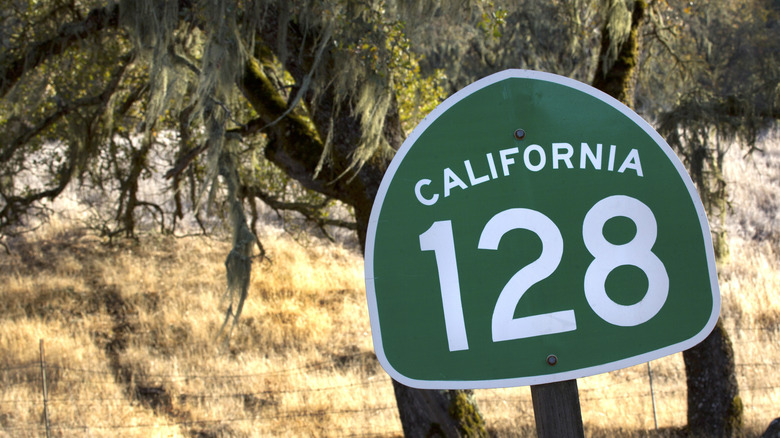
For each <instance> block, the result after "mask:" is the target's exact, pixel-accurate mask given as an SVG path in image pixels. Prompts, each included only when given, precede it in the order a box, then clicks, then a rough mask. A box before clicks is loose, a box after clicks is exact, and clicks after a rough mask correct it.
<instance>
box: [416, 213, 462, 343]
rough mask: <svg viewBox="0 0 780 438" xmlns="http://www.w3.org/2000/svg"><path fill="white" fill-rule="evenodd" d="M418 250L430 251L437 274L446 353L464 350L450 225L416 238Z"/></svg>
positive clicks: (441, 224) (440, 224) (433, 228)
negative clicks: (442, 309) (445, 336)
mask: <svg viewBox="0 0 780 438" xmlns="http://www.w3.org/2000/svg"><path fill="white" fill-rule="evenodd" d="M420 249H421V250H423V251H433V252H434V254H435V255H436V267H437V269H438V271H439V286H440V287H441V300H442V305H443V306H444V327H445V329H446V331H447V342H448V343H449V347H450V351H459V350H468V349H469V341H468V339H467V338H466V323H465V321H464V320H463V305H462V304H461V301H460V281H459V279H458V263H457V260H456V258H455V241H454V238H453V237H452V221H438V222H434V223H433V225H431V227H430V228H428V231H426V232H424V233H422V234H420Z"/></svg>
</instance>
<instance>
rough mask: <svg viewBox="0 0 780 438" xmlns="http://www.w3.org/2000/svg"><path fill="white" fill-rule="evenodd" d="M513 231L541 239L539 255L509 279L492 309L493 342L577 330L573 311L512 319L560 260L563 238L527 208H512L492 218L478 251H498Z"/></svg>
mask: <svg viewBox="0 0 780 438" xmlns="http://www.w3.org/2000/svg"><path fill="white" fill-rule="evenodd" d="M515 229H525V230H529V231H532V232H533V233H535V234H536V235H537V236H539V238H540V239H542V254H541V255H540V256H539V258H538V259H536V260H534V261H533V262H531V263H530V264H528V265H526V266H525V267H524V268H522V269H520V270H519V271H517V272H516V273H515V275H513V276H512V278H510V279H509V281H508V282H507V283H506V285H505V286H504V288H503V289H502V290H501V294H500V295H499V296H498V300H497V301H496V307H495V308H494V309H493V321H492V330H493V342H498V341H509V340H512V339H521V338H531V337H534V336H542V335H551V334H554V333H562V332H568V331H572V330H577V323H576V321H575V319H574V311H573V310H564V311H560V312H552V313H545V314H542V315H532V316H526V317H522V318H515V317H514V313H515V309H516V308H517V304H518V303H519V302H520V299H521V298H523V295H524V294H525V293H526V291H527V290H528V289H529V288H530V287H531V286H533V285H534V284H536V283H538V282H540V281H542V280H544V279H545V278H547V277H549V276H550V275H552V273H553V272H555V269H557V268H558V264H560V263H561V258H562V257H563V237H561V232H560V230H558V227H556V226H555V224H554V223H553V221H551V220H550V218H548V217H547V216H545V215H543V214H541V213H539V212H538V211H535V210H529V209H527V208H512V209H509V210H504V211H502V212H501V213H498V214H497V215H495V216H493V218H491V219H490V220H489V221H488V223H487V224H485V228H483V229H482V235H481V236H480V238H479V245H478V246H477V247H478V248H479V249H492V250H496V249H498V243H499V242H500V241H501V238H502V237H503V236H504V234H506V233H507V232H509V231H511V230H515Z"/></svg>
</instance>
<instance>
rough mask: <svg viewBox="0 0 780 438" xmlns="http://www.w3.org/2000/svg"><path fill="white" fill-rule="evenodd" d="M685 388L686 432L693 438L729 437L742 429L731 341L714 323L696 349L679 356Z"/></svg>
mask: <svg viewBox="0 0 780 438" xmlns="http://www.w3.org/2000/svg"><path fill="white" fill-rule="evenodd" d="M683 360H684V361H685V373H686V375H687V384H688V431H689V433H690V435H691V436H695V437H713V438H718V437H731V436H735V435H738V433H739V431H740V430H741V429H742V399H741V398H740V396H739V386H738V385H737V378H736V374H735V365H734V350H733V349H732V347H731V340H730V339H729V336H728V333H726V330H725V329H724V328H723V322H722V321H720V320H719V321H718V324H717V325H716V326H715V329H714V330H713V331H712V333H710V335H709V336H707V338H706V339H705V340H704V341H702V342H701V343H700V344H699V345H697V346H695V347H693V348H691V349H690V350H686V351H684V352H683Z"/></svg>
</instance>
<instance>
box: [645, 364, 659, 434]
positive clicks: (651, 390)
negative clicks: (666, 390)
mask: <svg viewBox="0 0 780 438" xmlns="http://www.w3.org/2000/svg"><path fill="white" fill-rule="evenodd" d="M647 375H648V376H649V377H650V399H651V400H652V401H653V421H654V422H655V430H658V413H657V412H656V410H655V389H654V388H653V370H652V369H651V368H650V362H647Z"/></svg>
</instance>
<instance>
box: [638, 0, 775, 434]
mask: <svg viewBox="0 0 780 438" xmlns="http://www.w3.org/2000/svg"><path fill="white" fill-rule="evenodd" d="M666 6H667V7H666V8H664V9H661V10H657V11H656V19H655V20H653V21H651V35H652V38H649V43H650V47H649V50H648V51H647V53H646V55H645V56H646V59H645V61H644V62H645V63H646V65H652V66H651V67H650V68H649V69H648V70H649V71H650V72H656V71H657V70H655V66H657V65H658V64H657V63H659V62H665V63H668V65H674V66H675V70H676V72H675V74H676V75H679V76H678V78H679V80H678V81H669V80H668V78H667V79H663V80H661V79H659V78H656V77H655V76H654V74H649V75H648V76H647V77H646V78H645V80H647V81H648V82H649V83H652V84H653V85H652V86H658V87H659V89H661V90H663V89H664V88H665V87H668V86H669V83H670V82H671V83H673V84H675V85H676V87H677V89H676V90H674V91H673V92H672V93H671V94H672V96H676V99H674V100H672V102H671V105H668V106H667V107H666V108H664V109H663V110H661V111H660V112H659V115H658V117H659V131H660V132H661V134H662V135H664V136H665V137H666V138H667V141H668V142H669V144H670V145H671V146H672V147H673V148H674V149H675V150H676V151H677V153H678V154H679V155H680V156H681V157H682V158H683V160H684V161H685V164H686V165H687V167H688V170H689V173H690V174H691V177H692V179H693V181H694V183H695V184H696V187H697V189H698V191H699V194H700V196H701V198H702V202H703V203H704V205H705V208H706V210H707V213H708V214H709V216H710V223H711V224H712V226H713V228H714V230H713V242H714V246H715V253H716V257H717V258H719V259H722V258H724V257H726V256H727V255H728V245H727V240H726V232H725V229H724V220H725V215H726V212H727V202H728V193H727V187H726V181H725V180H724V177H723V159H724V156H725V153H726V151H727V147H728V146H727V145H728V144H730V143H731V141H732V140H735V139H737V140H740V141H741V142H743V143H745V144H746V146H747V149H748V152H750V151H752V150H753V148H755V142H756V138H757V135H758V132H760V131H761V130H762V129H766V128H767V127H768V126H769V125H770V124H771V123H772V122H773V121H774V120H777V118H778V115H780V114H779V113H778V111H777V102H778V100H777V98H778V97H780V94H778V92H779V91H780V90H778V89H777V87H776V84H777V83H778V81H779V80H780V78H778V73H777V68H776V66H777V65H778V64H777V62H778V61H779V60H780V59H778V57H777V50H778V48H777V41H778V36H780V35H778V30H779V29H778V26H777V18H778V12H779V9H778V6H777V4H776V3H775V4H771V3H769V2H763V1H756V2H748V3H744V2H731V1H718V2H711V3H710V4H708V5H707V7H706V8H700V7H694V6H693V5H691V4H687V3H685V4H683V3H680V4H676V3H672V2H669V3H667V4H666ZM673 37H674V38H676V39H675V40H674V41H675V42H674V43H673V44H671V41H672V40H671V38H673ZM770 53H771V54H770ZM772 65H773V66H775V67H770V66H772ZM738 66H739V67H738ZM656 74H657V73H656ZM657 81H658V82H657ZM659 82H663V84H662V83H659ZM773 84H774V85H773ZM648 88H650V87H648ZM644 104H645V105H652V104H651V103H650V102H647V101H645V103H644ZM683 359H684V362H685V368H686V375H687V386H688V428H689V431H690V433H691V434H693V435H694V436H734V435H738V434H739V433H740V430H741V428H742V409H743V408H742V401H741V398H740V396H739V387H738V384H737V380H736V376H735V368H736V367H735V364H734V352H733V349H732V345H731V340H730V338H729V335H728V332H727V331H726V329H725V328H724V327H723V323H722V321H719V322H718V325H717V326H716V327H715V329H714V330H713V332H712V333H711V334H710V335H709V336H708V337H707V338H706V339H705V340H704V341H703V342H702V343H700V344H699V345H697V346H696V347H693V348H691V349H690V350H687V351H685V352H684V353H683Z"/></svg>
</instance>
